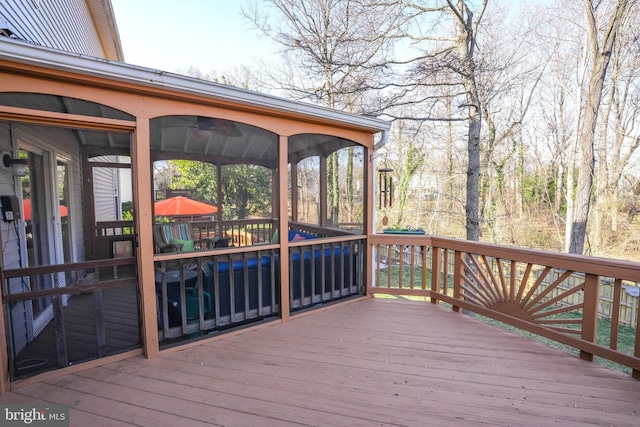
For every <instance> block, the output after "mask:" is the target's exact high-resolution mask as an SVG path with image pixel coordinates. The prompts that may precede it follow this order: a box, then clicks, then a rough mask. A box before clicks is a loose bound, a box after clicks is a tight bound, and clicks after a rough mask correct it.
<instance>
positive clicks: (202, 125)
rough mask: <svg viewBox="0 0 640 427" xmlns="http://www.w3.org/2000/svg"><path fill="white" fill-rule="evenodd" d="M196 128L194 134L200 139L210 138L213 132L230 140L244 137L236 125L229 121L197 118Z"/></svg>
mask: <svg viewBox="0 0 640 427" xmlns="http://www.w3.org/2000/svg"><path fill="white" fill-rule="evenodd" d="M196 126H197V127H196V130H195V131H194V132H193V134H194V136H197V137H199V138H208V137H209V136H211V133H212V132H213V133H215V134H217V135H222V136H226V137H229V138H237V137H239V136H242V132H240V130H238V128H237V127H236V125H235V123H234V122H232V121H229V120H224V119H213V118H211V117H202V116H196Z"/></svg>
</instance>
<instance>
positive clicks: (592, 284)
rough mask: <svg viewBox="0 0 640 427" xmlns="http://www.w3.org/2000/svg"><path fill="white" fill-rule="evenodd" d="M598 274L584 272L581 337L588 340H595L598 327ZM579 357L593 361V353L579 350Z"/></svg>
mask: <svg viewBox="0 0 640 427" xmlns="http://www.w3.org/2000/svg"><path fill="white" fill-rule="evenodd" d="M599 283H600V276H595V275H593V274H585V277H584V301H583V304H584V306H583V310H582V339H583V340H585V341H589V342H595V341H596V332H597V328H598V285H599ZM580 358H581V359H583V360H588V361H589V362H593V354H592V353H588V352H586V351H584V350H580Z"/></svg>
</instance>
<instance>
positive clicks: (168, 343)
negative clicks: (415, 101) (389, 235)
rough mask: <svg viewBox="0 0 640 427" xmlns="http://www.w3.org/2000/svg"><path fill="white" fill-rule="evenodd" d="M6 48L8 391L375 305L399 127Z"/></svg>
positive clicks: (0, 173)
mask: <svg viewBox="0 0 640 427" xmlns="http://www.w3.org/2000/svg"><path fill="white" fill-rule="evenodd" d="M2 45H3V46H2V50H1V52H0V151H2V153H1V154H2V160H3V161H2V166H1V168H0V169H1V170H0V191H1V195H2V198H1V199H0V201H1V203H2V212H3V221H1V224H0V225H1V226H2V227H1V228H0V232H1V234H2V247H3V251H2V255H3V258H2V275H3V277H2V279H3V310H4V319H5V329H6V332H7V333H6V340H5V342H4V345H3V346H2V348H3V351H4V356H5V357H3V358H2V360H3V361H5V363H6V364H5V366H3V369H4V370H5V372H7V373H8V378H9V380H8V381H10V382H12V381H18V380H21V379H24V378H28V377H32V376H34V375H36V374H41V373H43V372H45V371H51V370H55V369H61V368H64V369H67V370H69V369H80V368H78V367H77V366H76V365H78V364H82V363H85V364H89V365H91V364H97V363H103V361H104V360H117V359H118V358H124V357H130V356H132V355H137V354H141V353H145V354H146V355H148V356H149V357H154V356H156V355H158V354H159V352H160V351H162V350H163V349H165V348H168V347H172V346H176V345H182V344H185V343H192V342H195V341H197V340H201V339H204V338H206V337H207V336H209V335H211V334H220V333H223V332H225V331H228V330H235V329H236V328H239V327H245V326H247V325H254V324H256V323H257V322H268V321H273V320H284V321H286V320H287V319H288V318H289V316H290V315H291V314H292V313H294V312H297V311H303V310H309V309H312V308H314V307H317V306H319V305H326V304H330V303H333V302H335V301H340V300H344V299H348V298H353V297H355V296H359V295H363V294H364V292H365V290H366V283H367V276H369V275H370V272H369V271H370V269H369V268H367V265H368V263H370V260H369V261H368V256H367V246H366V241H367V235H368V234H369V233H371V232H372V230H371V227H372V212H371V210H370V209H371V208H370V206H373V203H372V200H371V198H372V194H373V190H372V185H373V184H372V158H373V149H374V143H375V141H378V142H380V143H382V142H384V135H385V134H386V131H387V129H388V125H387V124H386V123H384V122H381V121H379V120H376V119H371V118H366V117H361V116H356V115H351V114H345V113H342V112H338V111H335V110H330V109H325V108H321V107H317V106H313V105H308V104H302V103H297V102H291V101H287V100H284V99H281V98H277V97H272V96H266V95H262V94H259V93H255V92H251V91H247V90H243V89H237V88H232V87H228V86H223V85H219V84H215V83H210V82H205V81H201V80H196V79H191V78H187V77H182V76H177V75H172V74H167V73H164V72H159V71H156V70H150V69H143V68H139V67H134V66H129V65H125V64H120V63H113V62H108V61H104V60H97V59H93V58H87V57H82V56H79V55H75V54H68V53H62V52H58V51H54V50H50V49H46V48H41V47H37V46H32V45H28V44H23V43H21V42H16V41H13V40H7V41H4V40H3V41H2ZM80 366H85V365H80Z"/></svg>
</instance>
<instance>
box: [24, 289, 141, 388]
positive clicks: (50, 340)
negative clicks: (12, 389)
mask: <svg viewBox="0 0 640 427" xmlns="http://www.w3.org/2000/svg"><path fill="white" fill-rule="evenodd" d="M99 292H101V299H99V300H98V301H99V302H100V304H98V307H99V310H96V299H95V297H94V292H90V293H87V294H82V295H74V296H72V297H71V298H70V299H69V303H68V304H67V306H66V307H65V308H64V309H63V317H64V320H63V321H64V332H65V339H64V343H65V346H66V348H65V351H66V359H67V361H68V363H69V364H76V363H78V362H83V361H86V360H91V359H95V358H97V357H98V354H99V348H98V339H97V332H96V329H97V327H96V322H97V320H96V312H97V311H99V312H100V313H101V316H102V323H101V325H102V326H103V327H104V341H105V346H104V347H105V348H104V350H103V351H104V353H105V354H106V355H108V354H114V353H119V352H124V351H127V350H131V349H134V348H138V347H140V346H141V345H142V343H141V338H140V320H139V314H138V298H137V296H136V289H135V287H133V286H122V287H119V288H111V289H104V290H102V291H99ZM54 324H55V322H54V321H53V320H51V321H50V322H49V324H48V325H47V326H46V327H45V328H44V330H43V331H42V332H41V333H40V335H38V337H37V338H36V339H35V340H34V341H33V342H31V343H30V344H28V345H27V346H26V347H25V348H24V349H23V350H22V351H21V352H20V353H19V354H18V355H17V357H16V360H15V363H16V378H20V377H27V376H29V375H30V374H33V373H39V372H44V371H47V370H50V369H55V368H56V367H58V364H59V361H58V351H57V349H56V331H55V325H54Z"/></svg>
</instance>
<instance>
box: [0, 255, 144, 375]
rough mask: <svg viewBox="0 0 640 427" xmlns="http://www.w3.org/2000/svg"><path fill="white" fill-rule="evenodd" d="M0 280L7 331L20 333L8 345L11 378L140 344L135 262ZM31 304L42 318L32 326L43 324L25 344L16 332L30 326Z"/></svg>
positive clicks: (73, 266) (39, 270)
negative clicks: (7, 325) (37, 307)
mask: <svg viewBox="0 0 640 427" xmlns="http://www.w3.org/2000/svg"><path fill="white" fill-rule="evenodd" d="M0 276H1V278H2V284H3V290H2V300H3V303H4V312H5V315H6V319H7V321H8V322H9V327H8V328H7V330H8V331H12V333H13V334H16V335H17V334H21V335H20V336H12V339H10V340H9V341H8V342H9V366H10V369H9V370H10V375H11V378H12V379H18V378H21V377H24V376H28V375H33V374H36V373H40V372H44V371H47V370H51V369H56V368H62V367H66V366H69V365H71V364H76V363H79V362H84V361H87V360H91V359H96V358H101V357H104V356H108V355H111V354H115V353H121V352H124V351H128V350H131V349H135V348H139V347H141V345H142V341H141V336H140V333H139V325H140V317H139V308H138V307H139V302H138V282H137V275H136V265H135V258H118V259H108V260H100V261H88V262H78V263H70V264H58V265H49V266H42V267H28V268H20V269H11V270H5V271H0ZM34 306H39V307H40V309H41V312H42V313H43V314H41V317H44V319H43V318H40V319H38V321H37V322H38V323H43V322H44V323H45V324H48V325H47V326H46V327H44V328H43V329H42V331H41V332H40V333H39V335H37V336H32V337H30V338H29V339H28V340H27V342H25V341H24V335H25V332H22V333H20V331H24V328H25V322H27V321H30V322H31V323H35V319H32V317H34V316H33V315H32V314H31V313H32V312H31V308H32V307H34ZM63 308H65V309H64V310H63ZM25 318H26V319H31V320H25ZM26 335H27V336H28V334H26ZM19 341H20V342H21V343H20V344H18V342H19Z"/></svg>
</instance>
